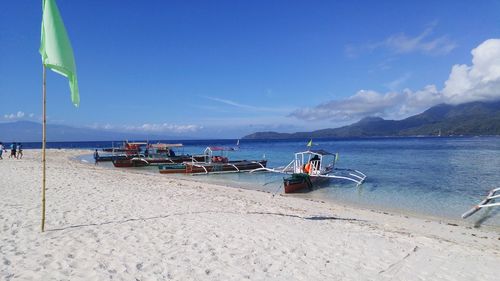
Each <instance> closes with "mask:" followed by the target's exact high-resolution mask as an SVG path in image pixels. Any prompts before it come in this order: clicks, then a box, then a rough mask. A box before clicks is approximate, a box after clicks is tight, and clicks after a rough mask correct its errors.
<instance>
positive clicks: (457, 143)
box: [143, 137, 500, 225]
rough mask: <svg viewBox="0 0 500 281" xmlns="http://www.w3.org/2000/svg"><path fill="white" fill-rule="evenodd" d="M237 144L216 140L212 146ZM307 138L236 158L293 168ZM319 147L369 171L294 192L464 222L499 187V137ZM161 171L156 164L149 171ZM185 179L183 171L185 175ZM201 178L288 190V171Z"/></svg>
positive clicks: (253, 146)
mask: <svg viewBox="0 0 500 281" xmlns="http://www.w3.org/2000/svg"><path fill="white" fill-rule="evenodd" d="M184 143H185V145H186V146H185V147H184V152H185V153H190V154H199V153H201V152H202V151H203V149H204V148H205V147H206V146H207V144H208V143H209V142H208V141H190V142H188V143H186V142H184ZM233 143H234V142H233V141H211V144H213V145H228V144H233ZM306 143H307V141H304V140H302V141H245V140H243V141H241V142H240V149H239V150H238V151H235V152H232V153H230V155H229V156H230V158H231V159H260V158H262V157H265V158H266V159H268V161H269V162H268V167H278V166H284V165H287V164H288V163H289V162H290V161H291V160H292V159H293V154H294V153H295V152H298V151H304V150H306V146H305V145H306ZM314 144H315V145H314V148H315V149H316V148H317V149H324V150H327V151H330V152H334V153H335V152H338V153H339V161H338V162H337V167H339V168H354V169H357V170H360V171H362V172H363V173H365V174H366V175H367V179H366V182H365V183H364V184H363V185H362V186H360V187H356V185H355V184H353V183H351V182H342V181H339V180H331V181H330V182H329V183H327V184H326V185H323V186H321V187H319V188H317V189H315V190H313V191H312V192H308V193H302V194H297V195H293V196H299V197H306V198H314V199H319V200H329V201H335V202H340V203H346V204H354V205H358V206H363V207H368V208H378V209H387V210H401V211H403V212H411V213H417V214H422V215H431V216H437V217H444V218H453V219H460V216H461V214H462V213H463V212H465V211H466V210H468V209H469V208H471V207H472V206H473V205H474V204H477V203H478V202H479V201H480V200H482V199H483V198H484V196H485V195H486V194H487V193H488V191H489V190H490V189H492V188H493V187H500V138H499V137H471V138H377V139H348V140H323V141H315V143H314ZM143 170H144V171H149V172H155V173H156V172H157V168H153V167H148V168H143ZM179 176H184V175H179ZM192 177H193V178H194V179H195V180H199V181H207V182H212V183H219V184H225V185H231V186H237V187H241V188H249V189H257V190H263V191H268V192H272V193H275V192H282V188H281V186H282V178H283V175H280V174H272V173H252V174H249V173H239V174H219V175H208V176H207V175H198V176H192ZM485 215H487V216H488V217H487V218H486V219H484V222H483V223H484V224H491V225H500V208H497V209H496V210H492V211H490V212H489V213H488V212H486V211H484V210H483V211H480V212H479V213H477V214H476V215H474V216H473V217H472V218H470V219H468V220H471V221H474V220H477V219H479V218H481V217H483V218H484V216H485Z"/></svg>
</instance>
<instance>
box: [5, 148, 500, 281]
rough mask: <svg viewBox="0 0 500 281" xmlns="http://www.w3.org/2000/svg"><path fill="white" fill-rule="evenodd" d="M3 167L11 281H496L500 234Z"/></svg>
mask: <svg viewBox="0 0 500 281" xmlns="http://www.w3.org/2000/svg"><path fill="white" fill-rule="evenodd" d="M84 151H86V150H73V149H69V150H59V149H50V150H48V151H47V155H48V158H47V159H48V160H47V161H48V162H47V183H48V185H47V186H48V189H47V200H48V201H47V225H46V229H47V231H46V232H45V233H40V229H39V228H40V224H39V223H40V221H39V220H40V216H39V214H40V187H41V181H40V177H41V168H40V167H41V163H40V150H25V158H24V159H22V160H11V161H9V160H6V161H5V159H4V160H0V169H1V170H2V171H5V174H3V175H2V177H0V192H2V194H4V198H5V199H4V201H3V202H1V203H0V223H1V224H0V234H1V237H2V238H1V240H0V256H2V257H3V261H0V277H2V278H3V279H7V280H10V279H43V280H49V279H66V280H67V279H71V280H89V279H95V280H103V279H115V278H118V279H132V277H135V278H138V279H173V280H193V279H194V280H199V279H209V280H221V279H222V280H227V279H231V280H234V279H251V280H264V279H266V280H268V279H271V280H332V279H333V280H335V279H350V280H366V279H370V280H380V279H390V278H395V279H399V280H416V279H440V280H470V279H480V280H495V278H497V277H498V276H499V275H500V268H498V261H499V260H500V243H499V240H500V230H498V229H496V228H495V229H490V228H483V227H481V228H473V227H470V226H464V225H459V224H457V225H454V224H450V222H449V221H443V220H432V219H428V218H417V217H413V216H409V215H405V214H396V213H384V212H383V211H382V212H381V211H377V210H364V209H360V208H353V207H351V206H346V205H340V204H331V203H330V202H322V201H314V200H310V199H304V198H297V197H290V196H274V197H271V195H270V194H269V193H267V192H262V191H259V192H255V190H248V189H240V188H227V187H224V186H220V185H215V184H208V183H202V182H196V181H192V180H189V179H178V178H173V177H165V175H161V174H159V173H158V174H157V175H156V174H154V173H137V172H132V173H131V172H130V171H122V170H118V169H105V168H103V167H99V166H94V165H88V164H84V163H81V162H79V161H72V160H71V157H74V156H77V155H79V154H81V153H82V152H84Z"/></svg>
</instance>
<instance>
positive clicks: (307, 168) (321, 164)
mask: <svg viewBox="0 0 500 281" xmlns="http://www.w3.org/2000/svg"><path fill="white" fill-rule="evenodd" d="M337 159H338V154H333V153H330V152H327V151H325V150H307V151H303V152H297V153H295V159H294V160H292V162H290V164H288V165H287V166H286V167H284V168H282V169H279V168H278V169H270V168H259V169H256V170H254V171H252V172H256V171H269V172H275V173H283V174H287V175H290V176H288V177H285V178H284V179H283V186H284V190H285V193H293V192H298V191H301V190H307V189H309V190H311V189H312V188H313V186H314V185H316V184H318V183H320V182H322V181H328V180H330V179H342V180H348V181H352V182H354V183H356V186H359V185H361V184H362V183H363V182H364V181H365V179H366V175H365V174H363V173H362V172H360V171H358V170H353V169H339V168H335V164H336V162H337Z"/></svg>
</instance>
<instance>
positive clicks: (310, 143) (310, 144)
mask: <svg viewBox="0 0 500 281" xmlns="http://www.w3.org/2000/svg"><path fill="white" fill-rule="evenodd" d="M312 145H313V140H312V139H311V140H310V141H309V142H308V143H307V147H311V146H312Z"/></svg>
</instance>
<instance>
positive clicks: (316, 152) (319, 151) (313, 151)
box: [295, 149, 335, 156]
mask: <svg viewBox="0 0 500 281" xmlns="http://www.w3.org/2000/svg"><path fill="white" fill-rule="evenodd" d="M300 154H304V155H305V154H315V155H321V156H325V155H335V153H331V152H328V151H326V150H323V149H318V150H307V151H303V152H297V153H295V155H300Z"/></svg>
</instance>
